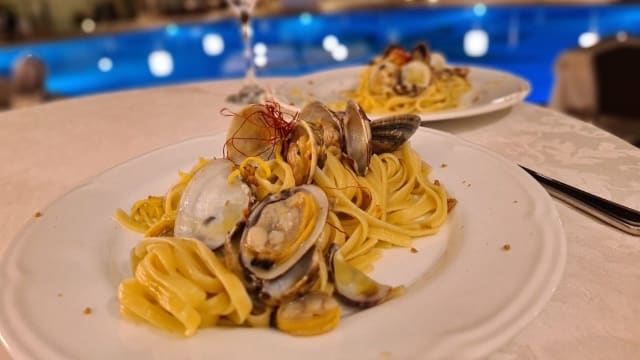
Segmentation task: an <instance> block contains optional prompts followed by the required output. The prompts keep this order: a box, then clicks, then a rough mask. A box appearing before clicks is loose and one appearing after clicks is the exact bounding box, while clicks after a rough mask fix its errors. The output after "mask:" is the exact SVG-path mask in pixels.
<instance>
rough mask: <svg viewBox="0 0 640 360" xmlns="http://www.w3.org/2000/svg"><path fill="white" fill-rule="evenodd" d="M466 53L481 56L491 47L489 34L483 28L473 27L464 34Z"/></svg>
mask: <svg viewBox="0 0 640 360" xmlns="http://www.w3.org/2000/svg"><path fill="white" fill-rule="evenodd" d="M463 47H464V53H465V54H467V56H471V57H481V56H484V55H486V54H487V50H488V49H489V35H487V32H486V31H484V30H482V29H473V30H469V31H467V33H466V34H464V43H463Z"/></svg>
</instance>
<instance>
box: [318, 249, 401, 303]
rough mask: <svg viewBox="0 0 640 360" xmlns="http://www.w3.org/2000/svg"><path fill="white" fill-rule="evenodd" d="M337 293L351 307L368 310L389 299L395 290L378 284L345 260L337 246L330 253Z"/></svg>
mask: <svg viewBox="0 0 640 360" xmlns="http://www.w3.org/2000/svg"><path fill="white" fill-rule="evenodd" d="M329 263H330V265H331V266H330V269H331V270H332V271H331V275H332V277H333V283H334V285H335V291H336V293H337V294H338V295H339V296H340V298H341V299H342V300H343V301H344V302H346V303H347V304H349V305H352V306H357V307H361V308H368V307H371V306H375V305H378V304H380V303H382V302H384V301H385V300H387V299H388V298H389V296H390V295H391V294H392V290H393V288H392V287H391V286H389V285H384V284H380V283H378V282H376V281H375V280H373V279H372V278H370V277H368V276H367V275H366V274H365V273H363V272H362V271H360V270H358V269H356V268H355V267H353V266H351V265H350V264H349V263H347V262H346V260H345V259H344V258H343V256H342V254H340V251H339V249H338V247H337V246H333V248H332V249H331V250H330V253H329Z"/></svg>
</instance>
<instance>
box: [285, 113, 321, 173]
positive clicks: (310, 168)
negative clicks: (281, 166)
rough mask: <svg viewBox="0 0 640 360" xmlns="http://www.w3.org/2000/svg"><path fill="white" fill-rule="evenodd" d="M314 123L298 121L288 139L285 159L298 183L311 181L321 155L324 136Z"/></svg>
mask: <svg viewBox="0 0 640 360" xmlns="http://www.w3.org/2000/svg"><path fill="white" fill-rule="evenodd" d="M318 132H319V130H318V129H317V126H315V125H314V124H311V123H308V122H305V121H298V122H297V123H296V124H295V125H294V128H293V130H292V131H291V133H290V134H289V137H288V139H287V144H288V146H287V147H286V149H285V154H284V155H285V156H284V157H285V159H286V161H287V164H289V165H290V166H291V170H292V171H293V178H294V179H295V183H296V185H303V184H309V183H311V180H313V173H314V171H315V169H316V166H317V165H318V161H319V157H320V156H321V149H322V137H321V136H320V135H319V134H318Z"/></svg>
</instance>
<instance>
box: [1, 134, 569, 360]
mask: <svg viewBox="0 0 640 360" xmlns="http://www.w3.org/2000/svg"><path fill="white" fill-rule="evenodd" d="M418 131H421V132H427V133H430V134H431V135H435V136H438V137H445V138H447V139H448V140H449V141H454V142H456V143H458V144H461V145H463V146H465V147H470V148H472V149H473V150H474V151H480V152H482V153H483V155H484V156H489V157H491V158H493V159H494V160H497V161H499V162H500V163H502V164H503V165H508V166H510V167H512V170H514V171H515V172H516V173H518V174H519V176H521V177H522V176H524V177H522V179H524V178H526V179H527V180H526V182H528V183H529V185H532V186H534V187H536V189H537V191H538V193H540V195H541V196H543V199H538V201H541V202H543V203H544V204H545V205H547V206H549V208H550V209H551V211H552V212H553V213H552V214H549V219H553V220H555V222H554V224H555V230H556V231H558V232H557V233H556V235H558V236H559V238H557V239H555V240H557V241H555V243H556V244H555V246H556V248H555V260H556V261H555V262H554V264H553V265H554V266H552V267H548V268H547V269H546V270H547V271H545V272H544V273H545V274H544V278H545V279H546V280H547V281H546V283H547V284H548V285H547V286H544V287H543V288H542V289H538V290H542V291H543V294H542V295H538V296H535V297H529V298H528V299H527V301H528V302H529V303H532V304H531V305H530V306H527V308H528V310H527V311H526V312H524V313H523V312H520V313H519V314H520V315H519V316H517V317H516V318H515V321H512V322H510V323H509V326H508V327H507V328H503V329H502V331H501V333H499V334H497V335H496V334H493V336H492V337H489V338H485V339H479V341H480V342H481V343H483V344H480V345H478V344H473V347H471V348H470V349H471V352H469V353H460V354H459V355H464V357H467V356H470V357H476V356H485V355H488V354H490V353H491V352H492V351H495V350H497V349H499V348H500V347H501V346H503V345H504V344H506V343H507V342H508V341H509V340H511V339H512V338H513V337H514V336H515V335H516V334H517V333H518V332H520V331H521V330H522V329H524V328H525V327H526V325H527V324H529V323H530V322H531V321H532V320H533V319H534V318H535V317H536V316H537V315H538V314H539V312H540V311H541V310H542V309H543V308H544V307H545V306H546V305H547V304H548V302H549V300H550V298H551V297H552V296H553V294H554V293H555V291H556V289H557V287H558V286H559V284H560V281H561V280H562V278H563V275H564V271H565V267H566V261H567V240H566V232H565V230H564V225H563V224H562V221H561V218H560V216H559V212H558V209H557V207H556V206H555V204H554V202H553V201H552V198H551V196H550V195H549V194H548V193H547V192H546V190H544V188H543V187H542V186H541V185H540V184H539V183H537V182H536V181H535V180H534V179H533V178H531V177H530V176H529V175H528V174H526V173H525V172H524V171H523V170H522V169H520V168H519V167H517V165H515V163H513V162H512V161H510V160H508V159H507V158H505V157H504V156H502V155H500V154H498V153H495V152H493V151H491V150H489V149H487V148H485V147H482V146H481V145H478V144H476V143H473V142H470V141H468V140H466V139H463V138H461V137H459V136H456V135H454V134H450V133H447V132H444V131H441V130H436V129H431V128H426V127H420V128H419V129H418ZM223 133H224V131H219V132H216V133H215V134H209V135H203V136H196V137H191V138H188V139H185V140H182V141H179V142H175V143H171V144H168V145H164V146H159V147H156V148H154V149H151V150H149V151H146V152H144V153H141V154H139V155H136V156H134V157H132V158H130V159H128V160H125V161H123V162H121V163H119V164H116V165H113V166H110V167H108V168H107V169H105V170H104V171H101V172H99V173H98V174H96V175H93V176H91V177H89V178H88V179H85V180H83V181H80V182H79V183H78V184H77V185H76V186H74V187H72V188H71V189H69V190H67V191H65V192H63V193H61V194H60V195H59V196H57V197H55V198H54V199H53V200H52V201H50V202H49V203H48V204H46V205H45V206H44V207H43V211H47V209H49V208H50V207H52V206H53V205H55V204H56V203H57V202H58V201H60V200H61V199H63V198H65V197H67V196H69V195H70V194H73V193H74V192H76V191H78V190H80V189H82V188H83V187H85V186H87V185H89V184H93V183H99V182H100V178H102V177H103V176H105V174H108V173H110V172H111V171H113V170H114V169H117V168H119V167H121V166H123V165H126V164H128V163H130V162H133V161H135V160H140V159H143V158H145V157H148V156H150V155H153V154H154V153H156V152H158V151H162V150H169V149H171V148H174V147H180V146H182V145H185V144H186V143H189V142H192V141H199V140H205V139H210V138H214V137H217V136H220V134H223ZM36 221H37V219H33V218H29V220H28V221H27V222H26V223H25V224H23V225H22V227H21V228H20V230H19V231H18V232H17V233H16V235H15V236H14V237H13V238H12V239H10V240H9V242H8V243H7V244H6V246H5V247H4V249H3V250H4V251H3V253H2V256H1V257H0V275H6V272H7V269H6V268H5V267H6V264H7V263H8V262H10V260H11V259H10V257H12V256H16V249H17V248H19V247H20V245H21V244H19V242H18V241H17V240H18V239H20V238H23V237H24V236H25V233H26V232H27V231H28V229H29V228H30V227H31V226H32V224H33V223H35V222H36ZM541 276H542V275H541ZM4 277H6V276H3V278H4ZM549 285H550V286H549ZM8 300H11V299H10V298H9V297H7V296H6V295H5V296H0V305H3V306H0V320H5V321H6V320H7V318H6V315H5V314H3V312H4V306H6V303H7V302H8ZM6 323H8V322H0V343H2V344H3V345H4V347H5V349H6V350H7V351H8V352H9V354H10V355H11V356H25V357H27V358H28V357H29V356H33V355H38V354H43V353H41V352H38V351H35V352H33V350H34V349H33V348H31V349H30V348H29V347H28V346H26V347H25V346H23V345H25V344H27V343H28V342H26V341H22V340H21V339H20V334H19V333H17V332H15V331H16V330H17V329H15V327H14V328H13V329H11V327H7V326H6V325H5V324H6ZM8 330H13V331H14V332H15V333H13V334H10V333H11V331H8ZM30 335H32V336H33V335H34V334H33V333H31V334H30ZM23 340H24V339H23ZM15 345H17V346H15ZM42 350H43V351H45V352H44V353H46V352H51V351H52V350H53V349H42ZM58 355H59V354H58Z"/></svg>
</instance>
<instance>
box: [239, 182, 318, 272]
mask: <svg viewBox="0 0 640 360" xmlns="http://www.w3.org/2000/svg"><path fill="white" fill-rule="evenodd" d="M300 191H304V192H306V193H308V194H309V195H311V196H312V197H313V199H314V200H315V201H316V205H317V209H318V213H317V214H315V217H314V221H315V224H314V228H313V230H312V231H311V232H310V233H309V235H308V236H307V238H306V239H304V242H303V243H302V245H300V247H299V248H298V249H297V251H296V252H295V254H293V255H292V256H291V257H289V258H288V259H287V260H285V261H284V262H282V263H281V264H278V265H273V266H271V267H267V268H265V267H264V266H263V264H261V263H256V262H255V261H254V260H255V256H253V255H251V254H250V253H249V251H248V249H247V246H246V238H247V234H248V232H249V230H250V229H251V227H252V226H253V225H255V224H256V223H257V222H258V220H259V219H260V216H261V212H262V211H263V210H264V208H265V207H266V206H267V205H270V204H274V203H277V202H279V201H282V200H284V199H286V198H287V197H289V196H291V195H293V194H294V193H295V192H300ZM328 212H329V200H328V199H327V195H326V194H325V193H324V191H322V189H320V188H319V187H317V186H315V185H302V186H297V187H295V188H291V189H288V190H284V191H282V192H280V193H277V194H272V195H269V196H267V197H266V198H265V199H264V200H262V201H261V202H260V203H258V204H257V205H256V206H255V207H254V209H253V210H252V211H251V214H250V215H249V217H248V219H247V222H246V226H245V229H244V232H243V234H242V239H241V245H240V262H241V264H242V266H243V267H244V268H245V269H246V270H247V271H249V272H250V273H251V274H252V275H253V276H255V277H256V278H258V279H263V280H270V279H275V278H277V277H279V276H281V275H282V274H284V273H286V272H287V271H289V269H291V268H292V267H293V266H295V265H296V264H297V263H298V262H299V261H300V259H301V258H302V257H303V256H305V254H306V253H307V252H308V251H309V249H311V248H312V247H313V246H314V245H315V244H316V242H317V239H318V238H319V237H320V235H321V234H322V231H323V230H324V226H325V224H326V222H327V215H328Z"/></svg>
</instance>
